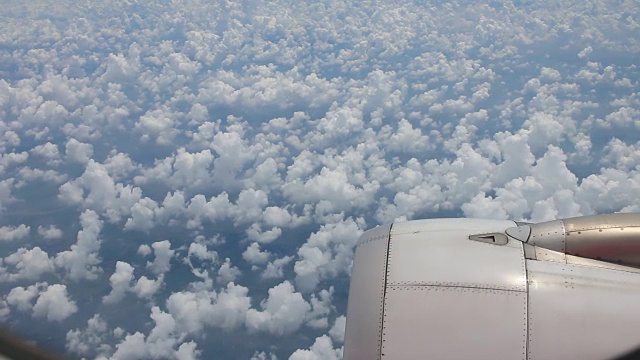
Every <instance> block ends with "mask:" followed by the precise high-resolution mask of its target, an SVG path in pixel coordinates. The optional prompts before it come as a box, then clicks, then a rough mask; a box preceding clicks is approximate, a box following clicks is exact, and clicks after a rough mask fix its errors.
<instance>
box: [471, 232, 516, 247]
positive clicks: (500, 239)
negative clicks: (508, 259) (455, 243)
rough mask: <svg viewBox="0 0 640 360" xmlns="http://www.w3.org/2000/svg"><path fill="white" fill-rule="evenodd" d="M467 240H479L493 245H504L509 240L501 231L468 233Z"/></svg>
mask: <svg viewBox="0 0 640 360" xmlns="http://www.w3.org/2000/svg"><path fill="white" fill-rule="evenodd" d="M469 240H473V241H480V242H484V243H487V244H493V245H506V244H507V243H508V242H509V239H508V238H507V236H506V235H505V234H503V233H487V234H475V235H469Z"/></svg>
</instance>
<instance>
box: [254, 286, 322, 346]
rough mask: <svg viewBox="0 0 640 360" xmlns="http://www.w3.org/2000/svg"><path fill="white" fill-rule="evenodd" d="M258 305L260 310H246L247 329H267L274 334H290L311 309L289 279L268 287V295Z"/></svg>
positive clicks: (297, 327)
mask: <svg viewBox="0 0 640 360" xmlns="http://www.w3.org/2000/svg"><path fill="white" fill-rule="evenodd" d="M260 307H261V308H262V311H258V310H255V309H249V310H248V311H247V319H246V322H245V324H246V326H247V328H248V329H249V331H268V332H270V333H272V334H275V335H285V334H291V333H293V332H294V331H296V330H298V329H299V328H300V326H302V323H303V322H304V320H305V316H306V315H307V313H308V312H309V311H310V310H311V306H310V305H309V303H307V302H306V301H305V300H304V298H303V297H302V294H300V293H299V292H296V291H295V289H294V288H293V285H292V284H291V283H290V282H289V281H284V282H283V283H281V284H280V285H277V286H275V287H273V288H271V289H269V297H268V298H267V299H265V300H264V301H263V302H262V303H261V304H260Z"/></svg>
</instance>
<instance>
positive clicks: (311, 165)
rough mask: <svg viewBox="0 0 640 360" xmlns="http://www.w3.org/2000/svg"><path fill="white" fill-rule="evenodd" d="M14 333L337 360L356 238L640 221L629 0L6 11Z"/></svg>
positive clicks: (59, 347)
mask: <svg viewBox="0 0 640 360" xmlns="http://www.w3.org/2000/svg"><path fill="white" fill-rule="evenodd" d="M5 3H6V4H3V6H2V9H1V10H0V249H1V250H2V251H1V252H0V255H1V256H0V294H1V295H2V296H1V297H0V319H1V321H2V323H3V324H4V326H5V327H7V328H9V329H11V330H12V331H14V332H16V333H18V334H21V335H22V336H25V337H27V338H30V339H33V340H35V341H36V342H37V343H38V344H40V345H42V346H45V347H47V348H50V349H53V350H55V351H57V352H60V353H66V354H69V355H70V356H74V357H78V358H87V359H89V358H92V359H93V358H99V359H164V358H169V359H180V360H186V359H210V358H228V359H236V358H238V359H240V358H245V359H256V360H267V359H269V360H274V359H292V360H302V359H318V360H319V359H341V358H342V344H343V341H344V326H345V312H346V300H347V293H348V285H349V273H350V268H351V262H352V258H353V250H354V245H355V242H356V241H357V239H358V237H359V235H360V234H361V233H362V232H363V231H365V230H367V229H369V228H372V227H374V226H376V225H379V224H383V223H389V222H393V221H405V220H411V219H416V218H425V217H460V216H467V217H483V218H497V219H514V220H522V219H524V220H531V221H542V220H548V219H554V218H557V217H570V216H577V215H587V214H594V213H606V212H640V204H639V203H638V199H639V198H640V84H639V80H640V69H639V66H640V64H638V60H637V59H638V58H639V56H640V23H638V22H637V21H638V20H637V19H640V5H638V3H637V2H635V1H615V2H604V1H595V0H590V1H569V0H567V1H551V2H544V3H541V2H532V1H516V0H512V1H463V0H459V1H454V2H441V1H404V0H403V1H375V0H370V1H360V2H349V1H339V0H327V1H320V2H313V1H302V2H299V1H285V0H282V1H281V0H275V1H253V0H248V1H218V0H215V1H196V0H176V1H161V2H156V3H153V2H151V3H148V2H142V1H135V0H131V1H112V0H109V1H100V2H94V1H80V2H76V1H57V2H51V1H29V2H26V3H25V2H20V1H6V2H5Z"/></svg>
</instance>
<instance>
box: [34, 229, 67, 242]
mask: <svg viewBox="0 0 640 360" xmlns="http://www.w3.org/2000/svg"><path fill="white" fill-rule="evenodd" d="M38 235H40V236H42V238H44V239H46V240H55V239H60V238H61V237H62V230H60V229H59V228H57V227H56V226H55V225H49V226H47V227H45V226H38Z"/></svg>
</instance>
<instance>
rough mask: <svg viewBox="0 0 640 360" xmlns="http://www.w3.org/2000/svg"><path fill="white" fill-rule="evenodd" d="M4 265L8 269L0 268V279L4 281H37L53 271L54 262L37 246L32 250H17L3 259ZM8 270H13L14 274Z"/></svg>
mask: <svg viewBox="0 0 640 360" xmlns="http://www.w3.org/2000/svg"><path fill="white" fill-rule="evenodd" d="M4 264H5V265H8V267H7V268H0V269H3V273H2V274H0V279H2V280H5V281H17V280H25V279H27V280H38V279H39V278H40V277H41V276H42V275H43V274H46V273H48V272H52V271H53V270H54V260H53V259H52V258H50V257H49V254H47V252H46V251H44V250H42V249H40V248H39V247H37V246H36V247H34V248H33V249H25V248H19V249H18V250H17V251H16V252H15V253H13V254H11V255H9V256H7V257H5V258H4ZM10 268H14V269H15V272H13V273H12V272H10V271H9V269H10Z"/></svg>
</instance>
